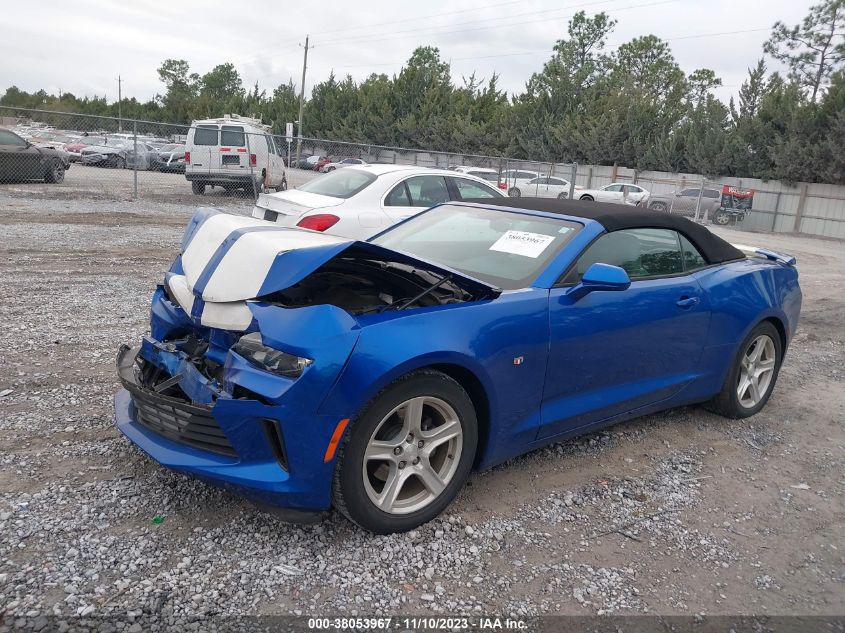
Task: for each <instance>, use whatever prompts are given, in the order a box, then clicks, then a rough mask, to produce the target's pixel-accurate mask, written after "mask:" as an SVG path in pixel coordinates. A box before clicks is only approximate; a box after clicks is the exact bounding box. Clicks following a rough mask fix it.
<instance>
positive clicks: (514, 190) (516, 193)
mask: <svg viewBox="0 0 845 633" xmlns="http://www.w3.org/2000/svg"><path fill="white" fill-rule="evenodd" d="M508 195H509V196H510V197H511V198H519V197H520V196H521V195H522V192H521V191H520V190H519V189H517V188H516V187H511V188H510V189H508Z"/></svg>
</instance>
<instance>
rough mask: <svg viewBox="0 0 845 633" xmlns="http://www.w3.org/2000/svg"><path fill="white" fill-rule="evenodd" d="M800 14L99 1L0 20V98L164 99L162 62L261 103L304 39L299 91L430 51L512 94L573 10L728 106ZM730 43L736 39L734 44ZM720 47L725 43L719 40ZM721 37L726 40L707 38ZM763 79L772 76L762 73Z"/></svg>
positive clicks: (762, 3) (727, 8)
mask: <svg viewBox="0 0 845 633" xmlns="http://www.w3.org/2000/svg"><path fill="white" fill-rule="evenodd" d="M811 4H812V2H811V1H810V0H589V1H581V2H579V1H578V0H560V1H558V2H554V1H552V0H517V1H513V0H511V1H503V0H492V1H491V2H487V3H483V2H480V1H479V0H465V2H461V3H456V2H446V1H444V0H428V1H427V2H410V1H405V0H400V1H396V0H391V1H388V0H368V1H367V2H356V3H353V2H336V1H331V0H328V1H327V0H309V1H305V2H295V3H294V2H279V1H272V0H256V1H253V2H245V3H241V2H231V1H230V2H217V1H214V0H204V1H203V2H198V1H196V0H181V1H173V0H168V1H163V0H146V1H145V2H137V3H127V2H118V1H109V0H85V1H84V2H82V1H77V2H68V1H67V0H62V1H59V0H55V1H54V0H28V1H27V2H19V3H18V2H16V3H14V9H13V10H10V9H9V8H8V7H7V8H6V9H4V10H2V11H0V14H2V15H3V18H4V22H5V23H6V27H5V28H4V35H3V37H2V38H0V92H2V91H4V90H5V88H7V87H8V86H10V85H16V86H18V87H19V88H21V89H23V90H28V91H34V90H37V89H39V88H44V89H46V90H47V91H48V92H53V93H56V92H58V91H59V90H62V91H65V92H67V91H70V92H73V93H74V94H76V95H77V96H81V95H86V94H87V95H89V96H93V95H97V96H104V95H105V96H106V97H107V98H108V99H109V100H110V101H111V100H115V99H116V98H117V76H118V74H120V75H121V76H122V78H123V82H124V83H123V95H124V97H128V96H134V97H137V98H138V99H140V100H147V99H149V98H151V97H153V96H154V95H155V94H156V93H158V92H162V90H163V88H162V85H161V84H160V83H159V81H158V76H157V73H156V69H157V68H158V66H159V65H160V64H161V61H162V60H164V59H166V58H168V57H171V58H177V59H186V60H188V61H189V62H190V64H191V69H192V70H193V71H195V72H198V73H200V74H202V73H204V72H206V71H208V70H210V69H211V68H212V67H213V66H214V65H216V64H219V63H224V62H232V63H234V64H235V65H236V67H237V68H238V71H239V72H240V73H241V77H242V78H243V79H244V84H245V85H247V86H251V85H252V84H254V83H255V81H258V83H259V85H260V86H261V87H262V88H266V89H267V90H268V93H269V92H270V91H271V90H272V88H273V87H275V86H276V85H278V84H279V83H286V82H287V81H288V79H290V78H292V79H293V81H294V83H296V84H297V85H298V84H299V81H300V75H301V72H302V49H301V48H300V46H299V44H300V43H304V42H305V35H306V34H310V35H311V44H312V45H313V46H314V49H313V50H311V51H310V52H309V55H308V75H307V78H306V82H305V85H306V90H308V89H310V87H311V86H312V85H313V84H314V83H316V82H319V81H321V80H323V79H325V78H326V77H327V76H328V74H329V72H330V71H331V70H332V69H334V71H335V73H336V74H338V75H346V74H347V73H348V74H351V75H352V76H353V77H354V78H356V79H360V78H363V77H366V76H367V75H369V74H370V73H372V72H379V73H387V74H389V75H392V74H394V73H396V72H397V71H398V70H399V68H400V67H401V66H402V63H403V62H404V61H405V60H406V59H407V58H408V56H409V55H410V53H411V51H413V49H414V48H415V47H417V46H422V45H433V46H437V47H439V48H440V51H441V54H442V57H443V59H444V60H447V61H449V60H451V63H452V73H453V77H454V78H455V80H456V81H458V82H460V80H461V77H462V76H466V75H469V74H470V73H471V72H473V71H475V72H476V75H477V77H480V78H488V77H490V75H491V74H492V73H494V72H496V73H498V74H499V75H500V81H501V83H500V85H501V86H502V87H503V88H504V89H505V90H507V91H509V92H511V93H516V92H519V91H521V90H522V89H523V87H524V85H525V82H526V80H527V79H528V78H529V77H530V75H531V73H532V72H534V71H535V70H539V69H540V68H542V65H543V62H544V61H546V60H547V59H548V57H549V55H550V52H551V49H552V46H553V45H554V43H555V41H556V40H558V39H560V38H561V37H564V36H565V35H566V26H567V21H568V20H569V18H570V17H571V16H572V14H573V13H575V12H576V11H580V10H585V11H587V13H588V14H592V13H596V12H599V11H606V12H607V13H609V14H610V15H611V17H613V18H614V19H616V20H618V24H617V26H616V29H615V31H614V32H613V34H612V35H611V36H610V38H609V42H608V43H609V44H610V45H618V44H620V43H623V42H625V41H628V40H630V39H631V38H633V37H636V36H639V35H646V34H649V33H651V34H654V35H657V36H658V37H661V38H663V39H666V40H669V44H670V45H671V47H672V51H673V53H674V55H675V57H676V59H677V60H678V63H679V64H680V65H681V68H683V70H684V71H685V72H687V73H689V72H691V71H693V70H695V69H696V68H701V67H707V68H712V69H713V70H715V71H716V74H717V75H718V76H719V77H721V78H722V81H723V83H724V84H725V87H724V88H721V89H718V90H717V91H716V94H717V96H719V97H720V98H722V99H724V100H727V99H728V98H729V97H730V96H731V95H732V94H735V92H736V90H737V88H738V87H739V85H740V84H741V83H742V81H743V79H744V77H745V75H746V69H747V68H748V67H749V66H752V65H754V64H755V63H756V61H757V59H759V58H760V57H761V55H762V44H763V42H764V41H765V40H766V39H767V37H768V35H769V31H770V29H771V26H772V24H773V23H774V22H775V21H776V20H783V21H784V22H786V23H787V24H795V23H798V22H799V21H800V20H801V18H802V17H803V16H804V15H805V14H806V13H807V10H808V8H809V6H810V5H811ZM737 31H744V32H742V33H737ZM723 33H727V34H723ZM714 34H723V35H714ZM767 63H768V64H769V66H770V68H777V65H776V64H775V63H774V62H773V61H772V60H767Z"/></svg>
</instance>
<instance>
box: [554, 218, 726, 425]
mask: <svg viewBox="0 0 845 633" xmlns="http://www.w3.org/2000/svg"><path fill="white" fill-rule="evenodd" d="M596 262H601V263H605V264H612V265H615V266H621V267H622V268H624V269H625V270H626V271H627V272H628V275H629V276H630V278H631V286H630V287H629V288H628V289H627V290H623V291H616V292H601V291H594V292H591V293H589V294H587V295H586V296H584V297H582V298H581V299H579V300H577V301H573V300H572V299H571V298H570V297H569V296H568V295H567V291H568V290H569V288H570V287H571V285H573V284H575V283H577V282H578V280H579V279H580V275H582V274H583V273H584V271H586V270H587V268H588V267H589V266H590V265H591V264H594V263H596ZM685 266H687V267H688V268H690V269H691V266H689V265H688V264H687V263H685V259H684V257H683V256H682V247H681V242H680V236H679V234H678V233H677V232H675V231H671V230H668V229H629V230H624V231H616V232H613V233H607V234H605V235H603V236H601V237H600V238H599V239H598V240H596V241H595V242H593V244H592V245H590V246H589V247H588V248H587V250H586V251H585V252H584V253H583V254H582V255H581V257H580V258H579V259H578V261H577V262H576V264H575V266H574V267H573V269H572V270H571V271H569V273H568V274H567V275H566V277H565V279H564V281H563V283H562V284H561V287H556V288H553V289H552V290H551V292H550V295H549V326H550V346H549V350H550V356H549V362H548V367H547V371H546V382H545V387H544V393H543V406H542V414H541V429H540V436H541V437H549V436H553V435H558V434H560V433H566V432H568V431H571V430H573V429H577V428H579V427H583V426H588V425H591V424H595V423H598V422H601V421H603V420H607V419H609V418H613V417H614V416H618V415H621V414H624V413H627V412H630V411H635V410H637V409H639V408H641V407H645V406H647V405H649V404H652V403H655V402H658V401H661V400H665V399H667V398H669V397H671V396H673V395H674V394H676V393H677V392H678V391H680V390H681V389H682V388H683V387H684V386H685V385H686V384H688V383H689V382H690V381H691V380H693V379H694V378H695V377H696V376H697V375H698V374H699V373H700V372H699V369H698V362H699V359H700V357H701V353H702V346H703V341H704V340H705V338H706V334H707V328H708V327H709V323H710V311H709V306H708V303H707V300H706V295H704V294H703V292H702V290H701V287H700V286H699V284H698V282H697V280H696V279H695V278H694V277H693V276H691V275H690V274H688V273H689V272H691V270H685Z"/></svg>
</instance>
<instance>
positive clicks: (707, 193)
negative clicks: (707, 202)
mask: <svg viewBox="0 0 845 633" xmlns="http://www.w3.org/2000/svg"><path fill="white" fill-rule="evenodd" d="M704 197H705V198H714V199H715V198H721V197H722V192H721V191H718V190H716V189H705V190H704Z"/></svg>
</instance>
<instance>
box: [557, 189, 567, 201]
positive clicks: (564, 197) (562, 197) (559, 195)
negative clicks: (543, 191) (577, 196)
mask: <svg viewBox="0 0 845 633" xmlns="http://www.w3.org/2000/svg"><path fill="white" fill-rule="evenodd" d="M568 198H569V194H568V193H566V192H565V191H564V192H561V193H559V194H557V199H558V200H566V199H568Z"/></svg>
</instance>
